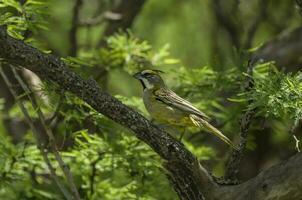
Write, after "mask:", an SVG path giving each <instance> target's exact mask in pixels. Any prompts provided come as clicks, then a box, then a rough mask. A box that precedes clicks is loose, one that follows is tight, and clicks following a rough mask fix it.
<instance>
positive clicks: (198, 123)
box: [190, 115, 238, 150]
mask: <svg viewBox="0 0 302 200" xmlns="http://www.w3.org/2000/svg"><path fill="white" fill-rule="evenodd" d="M190 119H191V120H192V122H193V123H194V124H195V125H196V126H198V127H204V128H205V129H207V130H208V131H209V132H211V133H212V134H214V135H215V136H217V137H218V138H220V139H221V140H222V141H224V142H225V143H227V144H228V145H230V146H231V147H232V148H234V149H236V150H238V148H237V147H236V146H235V145H234V144H233V143H232V142H231V140H230V139H229V138H227V137H226V136H225V135H223V134H222V133H221V132H220V131H219V130H218V129H217V128H215V127H214V126H212V125H211V124H210V123H209V122H207V121H206V120H204V119H202V118H200V117H198V116H196V115H190Z"/></svg>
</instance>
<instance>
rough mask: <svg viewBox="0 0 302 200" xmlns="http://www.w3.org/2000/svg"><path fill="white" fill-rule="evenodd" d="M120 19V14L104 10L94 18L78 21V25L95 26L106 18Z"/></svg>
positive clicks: (111, 19)
mask: <svg viewBox="0 0 302 200" xmlns="http://www.w3.org/2000/svg"><path fill="white" fill-rule="evenodd" d="M121 19H122V15H121V14H119V13H113V12H110V11H106V12H104V13H102V14H101V15H99V16H97V17H95V18H91V19H86V20H83V21H81V22H80V23H79V26H96V25H99V24H101V23H103V22H105V21H106V20H110V21H117V20H121Z"/></svg>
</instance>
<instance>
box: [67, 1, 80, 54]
mask: <svg viewBox="0 0 302 200" xmlns="http://www.w3.org/2000/svg"><path fill="white" fill-rule="evenodd" d="M82 4H83V2H82V0H75V4H74V7H73V15H72V21H71V28H70V31H69V40H70V50H69V55H70V56H73V57H75V56H77V50H78V41H77V31H78V25H79V18H80V17H79V13H80V9H81V6H82Z"/></svg>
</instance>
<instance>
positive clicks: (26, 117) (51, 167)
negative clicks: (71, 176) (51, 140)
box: [0, 66, 73, 200]
mask: <svg viewBox="0 0 302 200" xmlns="http://www.w3.org/2000/svg"><path fill="white" fill-rule="evenodd" d="M0 74H1V76H2V78H3V80H4V82H5V84H6V85H7V86H8V88H9V90H10V92H11V93H12V95H13V97H14V98H15V100H16V102H17V104H18V106H19V107H20V109H21V111H22V113H23V115H24V117H25V120H26V122H27V123H28V125H29V126H30V128H31V129H32V131H33V134H34V136H35V138H36V141H37V146H38V149H40V152H41V155H42V157H43V159H44V162H45V163H46V164H47V167H48V169H49V171H50V174H51V177H52V178H53V180H54V182H55V183H56V184H57V186H58V188H59V189H60V191H61V192H62V193H63V195H64V196H65V198H66V199H68V200H72V199H73V198H72V196H71V195H70V193H69V192H68V190H67V189H66V188H65V186H64V185H63V184H62V183H61V181H60V180H59V178H58V177H57V175H56V172H55V169H54V168H53V166H52V165H51V163H50V160H49V158H48V156H47V151H45V150H44V147H43V144H42V142H41V141H40V139H39V138H40V137H39V132H38V130H37V129H36V127H35V126H34V124H33V121H32V120H31V118H30V115H29V114H28V112H27V110H26V108H25V107H24V105H23V103H22V102H21V101H20V100H19V99H18V95H17V93H16V92H15V90H14V88H13V86H12V84H11V82H10V81H9V80H8V78H7V77H6V75H5V74H4V72H3V70H2V67H1V66H0Z"/></svg>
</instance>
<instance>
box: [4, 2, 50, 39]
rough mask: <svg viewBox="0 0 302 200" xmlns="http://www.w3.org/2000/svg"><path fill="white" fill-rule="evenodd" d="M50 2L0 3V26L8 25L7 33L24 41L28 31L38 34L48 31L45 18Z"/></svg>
mask: <svg viewBox="0 0 302 200" xmlns="http://www.w3.org/2000/svg"><path fill="white" fill-rule="evenodd" d="M48 3H49V1H45V0H27V1H25V2H24V3H21V2H18V1H15V0H1V1H0V8H1V10H0V16H1V17H0V25H7V31H8V32H9V33H10V34H11V35H12V36H14V37H16V38H18V39H24V34H25V33H26V31H29V30H30V31H32V32H37V30H39V29H47V26H46V24H47V22H46V20H45V18H46V17H47V16H48V14H47V12H45V11H46V9H47V5H48Z"/></svg>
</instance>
